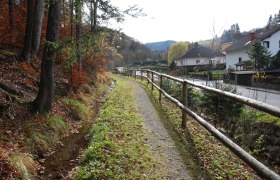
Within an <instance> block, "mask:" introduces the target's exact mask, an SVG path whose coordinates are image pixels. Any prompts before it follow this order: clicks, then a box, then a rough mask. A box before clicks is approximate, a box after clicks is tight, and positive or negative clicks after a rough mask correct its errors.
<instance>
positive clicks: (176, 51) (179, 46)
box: [167, 42, 188, 64]
mask: <svg viewBox="0 0 280 180" xmlns="http://www.w3.org/2000/svg"><path fill="white" fill-rule="evenodd" d="M187 50H188V45H187V43H185V42H176V43H175V44H173V45H172V46H171V47H170V50H169V51H168V55H167V59H168V64H171V63H172V61H173V60H174V59H176V58H178V57H179V56H181V55H182V54H184V53H186V52H187Z"/></svg>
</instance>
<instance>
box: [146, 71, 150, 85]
mask: <svg viewBox="0 0 280 180" xmlns="http://www.w3.org/2000/svg"><path fill="white" fill-rule="evenodd" d="M149 79H150V72H149V71H147V81H148V84H150V81H149Z"/></svg>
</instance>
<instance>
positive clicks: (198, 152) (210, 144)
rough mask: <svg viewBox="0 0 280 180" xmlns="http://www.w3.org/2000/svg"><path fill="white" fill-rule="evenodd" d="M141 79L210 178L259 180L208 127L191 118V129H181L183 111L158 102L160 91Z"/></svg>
mask: <svg viewBox="0 0 280 180" xmlns="http://www.w3.org/2000/svg"><path fill="white" fill-rule="evenodd" d="M146 82H147V81H140V83H142V84H143V85H144V86H145V87H146V90H147V91H149V94H150V95H151V98H152V99H153V102H154V104H155V107H156V108H157V110H158V111H159V114H160V115H161V117H162V118H163V120H164V123H165V125H166V126H167V127H168V129H170V131H172V133H173V134H175V135H176V136H177V138H179V139H180V143H181V145H180V146H183V147H185V149H187V150H188V151H190V152H193V153H194V154H193V156H196V158H197V159H198V161H199V163H200V165H201V166H202V168H203V170H204V172H205V173H206V174H207V176H209V178H210V179H259V178H258V177H257V176H256V174H255V173H254V172H253V170H252V169H251V168H249V167H248V166H247V165H246V164H245V163H244V162H243V161H242V160H240V159H239V158H238V157H237V156H236V155H234V154H233V153H232V152H231V151H230V150H229V149H228V148H226V147H225V146H224V145H222V144H221V143H220V142H219V141H218V140H216V139H215V138H214V137H213V136H212V135H211V134H210V133H209V132H208V131H207V130H205V129H204V128H203V127H201V126H200V125H199V124H198V123H197V122H196V121H195V120H193V119H191V118H190V117H189V119H188V122H187V129H186V130H182V128H181V110H180V109H179V108H177V107H176V106H175V105H173V104H172V103H170V101H168V100H167V99H165V98H163V100H162V103H161V104H159V103H158V100H157V99H158V91H156V90H154V91H153V93H151V92H150V89H151V88H150V87H151V85H147V83H146Z"/></svg>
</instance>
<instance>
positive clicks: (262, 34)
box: [226, 26, 280, 52]
mask: <svg viewBox="0 0 280 180" xmlns="http://www.w3.org/2000/svg"><path fill="white" fill-rule="evenodd" d="M279 30H280V26H275V27H273V28H270V29H260V30H257V31H255V32H253V34H252V33H248V34H244V35H241V37H240V38H239V39H238V40H236V41H234V42H232V45H231V46H230V47H229V48H228V49H227V50H226V51H227V52H232V51H238V50H241V49H244V50H247V49H249V48H250V46H251V42H252V41H251V35H253V36H255V39H257V40H259V41H263V40H265V39H266V38H269V37H270V36H271V35H272V34H274V33H276V32H277V31H279Z"/></svg>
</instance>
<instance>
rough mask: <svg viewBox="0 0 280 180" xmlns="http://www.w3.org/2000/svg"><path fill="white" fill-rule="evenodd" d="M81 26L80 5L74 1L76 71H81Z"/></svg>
mask: <svg viewBox="0 0 280 180" xmlns="http://www.w3.org/2000/svg"><path fill="white" fill-rule="evenodd" d="M81 24H82V4H81V1H80V0H76V46H77V52H76V54H77V62H78V70H79V71H80V70H81V69H82V60H81V44H80V43H81V42H80V37H81Z"/></svg>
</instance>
